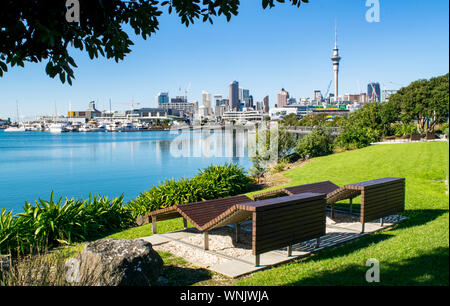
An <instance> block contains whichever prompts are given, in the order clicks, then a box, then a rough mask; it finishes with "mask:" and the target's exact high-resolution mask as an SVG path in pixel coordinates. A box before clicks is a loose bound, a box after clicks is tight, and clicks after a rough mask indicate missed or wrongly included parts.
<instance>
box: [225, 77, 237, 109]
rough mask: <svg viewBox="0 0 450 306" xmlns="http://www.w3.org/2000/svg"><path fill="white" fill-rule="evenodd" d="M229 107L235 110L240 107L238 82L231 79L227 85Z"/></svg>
mask: <svg viewBox="0 0 450 306" xmlns="http://www.w3.org/2000/svg"><path fill="white" fill-rule="evenodd" d="M228 98H229V109H230V110H234V111H237V110H239V109H240V102H239V82H238V81H233V82H232V83H231V84H230V86H229V95H228Z"/></svg>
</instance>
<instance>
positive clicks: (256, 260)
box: [255, 254, 261, 267]
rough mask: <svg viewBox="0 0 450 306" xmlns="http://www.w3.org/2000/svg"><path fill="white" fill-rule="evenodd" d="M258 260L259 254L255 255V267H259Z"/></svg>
mask: <svg viewBox="0 0 450 306" xmlns="http://www.w3.org/2000/svg"><path fill="white" fill-rule="evenodd" d="M260 260H261V258H260V255H259V254H258V255H255V267H259V265H260V263H261V262H260Z"/></svg>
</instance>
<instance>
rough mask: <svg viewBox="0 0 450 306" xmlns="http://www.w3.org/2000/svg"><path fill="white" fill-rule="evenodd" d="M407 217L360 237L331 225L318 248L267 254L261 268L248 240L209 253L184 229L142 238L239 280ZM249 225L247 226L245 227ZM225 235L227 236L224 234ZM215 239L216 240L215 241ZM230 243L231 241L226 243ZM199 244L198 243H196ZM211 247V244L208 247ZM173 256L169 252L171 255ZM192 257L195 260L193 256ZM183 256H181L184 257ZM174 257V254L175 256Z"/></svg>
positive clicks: (355, 229) (353, 226)
mask: <svg viewBox="0 0 450 306" xmlns="http://www.w3.org/2000/svg"><path fill="white" fill-rule="evenodd" d="M405 219H407V217H400V219H399V218H398V216H389V217H386V218H385V219H384V220H385V221H384V224H383V227H381V226H380V223H379V222H369V223H366V224H365V233H364V234H362V233H361V223H359V222H350V223H347V222H348V221H346V223H335V224H330V223H331V222H328V223H327V228H326V235H325V236H323V237H321V238H320V246H319V247H318V248H317V247H316V242H317V241H316V239H312V240H309V241H305V242H301V243H298V244H295V245H293V246H292V256H290V257H288V256H287V248H282V249H279V250H275V251H271V252H267V253H264V254H261V255H260V266H258V267H255V256H254V255H250V254H251V240H250V241H247V242H246V243H247V244H248V245H247V244H245V245H242V244H239V245H236V244H234V245H233V246H229V247H226V248H224V249H220V248H218V249H212V250H209V251H205V250H203V249H202V248H201V247H199V246H198V245H197V246H195V245H191V244H190V242H193V241H195V240H194V239H192V238H193V236H194V235H197V236H198V235H199V234H200V232H198V231H196V230H193V229H186V230H182V231H176V232H172V233H164V234H157V235H153V236H150V237H144V238H141V239H144V240H146V241H149V242H150V243H152V244H154V245H158V246H159V247H164V246H169V245H170V244H174V243H175V244H176V247H175V248H173V246H172V250H175V251H176V250H179V249H183V248H184V249H186V250H185V251H184V252H181V253H180V254H179V256H181V257H183V258H184V259H185V260H186V261H189V262H191V263H193V264H194V265H196V266H202V267H205V268H207V269H209V270H211V271H213V272H217V273H220V274H222V275H224V276H227V277H230V278H236V277H240V276H243V275H246V274H250V273H253V272H255V271H259V270H262V269H265V268H268V267H271V266H274V265H278V264H281V263H285V262H289V261H292V260H295V259H299V258H302V257H306V256H309V255H311V254H312V253H315V252H318V251H320V250H323V249H326V248H330V247H335V246H338V245H340V244H343V243H346V242H349V241H352V240H355V239H358V238H360V237H362V236H363V235H367V234H370V233H373V232H375V231H379V230H384V229H388V228H390V227H392V226H393V225H395V224H397V223H399V222H402V221H404V220H405ZM246 225H248V224H246ZM217 231H218V232H217V233H214V231H213V232H210V239H222V240H223V239H224V237H225V238H226V237H228V235H227V234H225V236H224V233H223V232H222V233H220V230H217ZM226 233H228V232H226ZM215 236H217V237H216V238H214V237H215ZM229 240H231V239H229ZM197 243H198V241H197ZM211 245H212V244H211ZM230 248H231V249H232V250H233V254H234V255H235V256H230V255H229V253H227V251H229V250H230ZM171 252H172V251H171ZM194 253H195V256H194ZM183 254H184V255H183ZM174 255H176V254H174ZM208 256H209V257H211V256H213V257H214V256H216V257H214V258H217V259H219V258H220V260H216V259H214V260H212V261H211V264H208V265H205V264H202V263H201V262H197V260H200V261H201V260H202V258H204V257H208ZM209 259H211V258H209Z"/></svg>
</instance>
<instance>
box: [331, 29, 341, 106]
mask: <svg viewBox="0 0 450 306" xmlns="http://www.w3.org/2000/svg"><path fill="white" fill-rule="evenodd" d="M331 61H332V62H333V71H334V101H336V102H337V101H338V98H339V90H338V88H339V62H340V61H341V57H340V56H339V49H338V45H337V25H336V26H335V28H334V49H333V57H332V58H331Z"/></svg>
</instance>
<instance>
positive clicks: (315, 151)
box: [294, 127, 334, 159]
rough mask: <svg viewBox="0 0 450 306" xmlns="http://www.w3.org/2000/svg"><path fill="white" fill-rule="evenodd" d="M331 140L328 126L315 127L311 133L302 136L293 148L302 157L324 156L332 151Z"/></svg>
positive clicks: (332, 140)
mask: <svg viewBox="0 0 450 306" xmlns="http://www.w3.org/2000/svg"><path fill="white" fill-rule="evenodd" d="M333 142H334V138H333V136H332V134H331V130H330V129H329V128H325V127H317V128H315V129H314V130H313V131H312V133H311V134H309V135H306V136H304V137H302V138H301V139H300V141H299V142H298V143H297V145H296V147H295V149H294V150H295V153H297V154H298V155H299V156H300V158H302V159H309V158H313V157H319V156H325V155H328V154H331V153H333V148H334V144H333Z"/></svg>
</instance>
